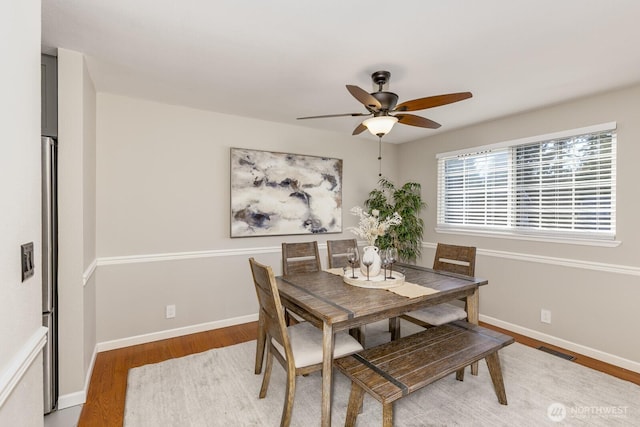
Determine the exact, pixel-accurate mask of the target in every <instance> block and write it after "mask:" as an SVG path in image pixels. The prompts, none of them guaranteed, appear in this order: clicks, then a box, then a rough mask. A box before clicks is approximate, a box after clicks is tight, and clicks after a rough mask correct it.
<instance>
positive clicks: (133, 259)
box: [84, 242, 640, 280]
mask: <svg viewBox="0 0 640 427" xmlns="http://www.w3.org/2000/svg"><path fill="white" fill-rule="evenodd" d="M358 245H362V242H358ZM421 246H422V247H423V248H429V249H434V250H435V248H436V246H437V244H436V243H431V242H422V245H421ZM326 247H327V245H326V243H318V248H320V249H323V250H325V251H326ZM281 251H282V248H281V246H280V245H278V246H264V247H248V248H234V249H215V250H208V251H192V252H169V253H158V254H139V255H127V256H113V257H99V258H97V260H95V261H94V262H93V263H92V264H91V265H90V266H89V268H88V269H87V270H86V271H85V273H84V277H85V279H86V280H88V279H89V278H90V277H91V275H92V274H94V271H95V269H96V267H101V266H109V265H120V264H138V263H147V262H166V261H180V260H186V259H197V258H217V257H228V256H251V255H261V254H267V253H280V252H281ZM477 255H480V256H488V257H494V258H503V259H511V260H515V261H525V262H535V263H539V264H550V265H559V266H563V267H570V268H579V269H586V270H595V271H603V272H608V273H615V274H624V275H630V276H640V267H635V266H631V265H623V264H607V263H602V262H595V261H585V260H579V259H571V258H557V257H550V256H545V255H535V254H528V253H519V252H507V251H497V250H492V249H481V248H478V250H477Z"/></svg>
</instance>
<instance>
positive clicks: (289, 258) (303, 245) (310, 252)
mask: <svg viewBox="0 0 640 427" xmlns="http://www.w3.org/2000/svg"><path fill="white" fill-rule="evenodd" d="M320 268H321V267H320V251H319V250H318V242H317V241H313V242H300V243H286V242H283V243H282V274H283V275H284V276H287V275H289V274H296V273H312V272H315V271H320ZM284 318H285V321H286V324H287V325H291V324H292V323H293V320H292V319H295V321H296V322H301V321H302V320H303V319H301V318H300V317H298V316H296V315H295V314H293V313H290V312H289V310H286V309H285V311H284ZM260 322H262V319H261V318H260V314H258V323H259V324H260ZM264 345H265V337H264V335H263V334H262V335H261V334H260V333H259V334H258V340H257V342H256V346H257V347H256V365H255V373H256V375H257V374H259V373H260V372H262V361H263V356H264V350H265V348H264Z"/></svg>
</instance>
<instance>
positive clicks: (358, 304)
mask: <svg viewBox="0 0 640 427" xmlns="http://www.w3.org/2000/svg"><path fill="white" fill-rule="evenodd" d="M397 269H398V270H400V271H402V272H403V273H404V275H405V281H406V282H409V283H415V284H418V285H422V286H426V287H429V288H432V289H435V290H438V291H439V292H437V293H434V294H430V295H425V296H420V297H417V298H407V297H404V296H401V295H398V294H395V293H393V292H391V291H388V290H384V289H369V288H360V287H357V286H352V285H349V284H347V283H344V281H343V279H342V277H341V276H339V275H335V274H331V273H329V272H326V271H320V272H315V273H303V274H295V275H289V276H286V277H285V276H279V277H277V278H276V279H277V282H278V289H279V291H280V297H281V299H282V301H283V304H284V305H285V306H286V307H287V308H289V309H291V310H292V311H294V312H295V313H296V314H298V315H300V316H302V317H304V318H305V319H307V320H309V321H311V322H314V323H315V324H316V325H317V326H319V327H321V324H322V323H327V324H331V325H332V326H333V328H334V330H341V329H346V328H348V327H353V326H357V325H362V324H366V323H370V322H372V321H376V320H381V319H387V318H391V317H394V316H398V315H400V314H403V313H406V312H409V311H413V310H416V309H418V308H422V307H426V306H429V305H435V304H440V303H442V302H445V301H450V300H454V299H458V298H462V297H465V296H468V295H471V294H472V293H473V292H475V290H476V289H477V287H478V286H481V285H485V284H487V283H488V282H487V280H485V279H479V278H470V277H466V276H460V275H456V274H452V273H446V272H436V271H434V270H432V269H429V268H425V267H418V266H410V265H404V264H402V265H398V266H397Z"/></svg>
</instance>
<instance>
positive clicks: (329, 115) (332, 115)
mask: <svg viewBox="0 0 640 427" xmlns="http://www.w3.org/2000/svg"><path fill="white" fill-rule="evenodd" d="M370 115H371V113H345V114H327V115H324V116H309V117H298V118H297V119H296V120H305V119H325V118H327V117H347V116H351V117H357V116H370Z"/></svg>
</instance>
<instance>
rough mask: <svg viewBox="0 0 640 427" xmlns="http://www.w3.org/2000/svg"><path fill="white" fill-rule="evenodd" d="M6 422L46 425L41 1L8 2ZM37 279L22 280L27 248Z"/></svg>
mask: <svg viewBox="0 0 640 427" xmlns="http://www.w3.org/2000/svg"><path fill="white" fill-rule="evenodd" d="M0 40H3V42H2V46H3V47H2V67H0V94H2V95H1V96H0V129H2V149H3V150H2V151H3V153H2V156H0V236H1V238H0V349H1V350H0V425H2V426H18V425H19V426H27V427H30V426H41V425H42V424H43V417H42V413H43V397H42V356H41V354H42V353H41V351H40V350H41V348H42V345H43V344H44V331H43V329H42V328H41V325H42V316H41V313H42V309H41V307H42V305H41V304H42V303H41V301H42V299H41V295H42V294H41V278H42V275H41V272H42V269H41V267H40V262H41V256H40V251H41V237H40V232H41V231H40V230H41V228H40V218H41V214H40V212H41V211H40V2H39V1H35V0H24V1H20V2H2V3H0ZM27 242H33V243H34V248H35V249H34V252H35V257H36V258H35V262H36V267H35V274H34V276H33V277H31V278H29V279H27V280H26V281H25V282H22V281H21V269H20V245H21V244H23V243H27Z"/></svg>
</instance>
